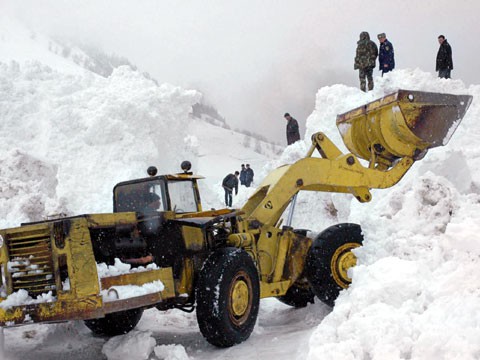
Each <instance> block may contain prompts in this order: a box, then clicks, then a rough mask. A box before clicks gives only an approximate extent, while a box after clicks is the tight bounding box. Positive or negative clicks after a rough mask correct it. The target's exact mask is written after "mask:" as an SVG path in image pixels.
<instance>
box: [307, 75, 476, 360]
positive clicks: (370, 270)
mask: <svg viewBox="0 0 480 360" xmlns="http://www.w3.org/2000/svg"><path fill="white" fill-rule="evenodd" d="M398 88H403V89H411V90H424V91H437V92H448V93H453V94H470V95H473V96H474V100H473V102H472V105H471V108H470V110H469V111H468V112H467V115H466V116H465V118H464V120H463V122H462V123H461V124H460V127H459V128H458V130H457V132H456V133H455V134H454V136H453V138H452V140H451V142H450V143H449V144H448V145H447V146H446V147H440V148H436V149H431V150H430V151H429V153H428V154H427V156H426V158H425V160H422V161H420V162H418V163H416V164H415V165H414V166H413V167H412V169H411V170H410V171H409V172H408V173H407V175H406V176H405V177H404V179H402V180H401V181H400V183H399V184H397V185H396V186H394V187H393V188H391V189H386V190H373V191H372V194H373V200H372V202H371V203H368V204H360V203H358V202H357V201H356V200H354V199H350V200H345V199H343V200H342V201H335V199H336V197H335V196H333V197H332V199H333V200H332V201H333V202H334V203H335V206H336V207H337V209H338V214H344V216H338V217H337V220H340V221H349V222H356V223H359V224H361V226H362V228H363V231H364V236H365V241H364V246H363V247H362V248H359V249H358V250H356V254H357V256H358V265H357V267H355V268H354V269H352V270H351V273H352V275H353V284H352V286H351V287H350V288H349V289H348V290H346V291H343V292H342V293H341V295H340V297H339V298H338V300H337V303H336V306H335V308H334V309H333V311H332V313H331V314H330V315H328V316H327V317H326V318H325V319H324V320H323V321H322V323H321V324H320V326H318V328H317V329H316V331H315V333H314V334H313V336H312V337H311V339H310V352H309V356H308V359H311V360H313V359H322V360H323V359H440V358H445V359H448V358H461V359H473V358H477V357H478V354H479V352H480V344H479V343H478V341H477V340H476V339H478V337H479V336H480V316H479V315H478V314H480V296H479V295H480V290H479V289H480V279H479V278H478V276H476V272H477V270H478V268H479V266H480V240H479V238H478V234H479V233H480V215H479V214H480V211H479V210H480V194H479V183H478V180H477V179H478V178H479V177H478V162H479V155H480V153H479V152H478V150H477V148H478V147H477V146H476V143H477V142H478V140H479V133H480V124H479V121H478V117H479V109H480V107H479V105H478V103H477V100H476V99H478V97H479V96H480V88H479V87H478V86H471V87H469V88H465V86H464V85H463V84H462V83H461V82H460V81H446V80H440V79H437V78H434V77H433V75H431V74H426V73H421V72H419V71H418V70H400V71H395V72H393V73H392V74H388V75H387V76H385V77H384V78H383V79H381V80H380V79H379V81H378V82H377V85H376V89H375V90H374V92H373V93H368V94H363V93H361V92H359V91H357V90H356V89H346V88H344V87H343V86H341V85H335V86H333V87H331V88H323V89H321V90H320V91H319V92H318V94H317V105H316V110H315V111H314V113H313V114H312V116H311V117H310V118H309V122H308V124H309V128H308V131H309V132H311V133H313V132H315V131H317V130H318V129H319V128H322V125H325V126H323V128H327V130H328V131H330V133H328V135H329V136H331V137H333V138H335V137H337V139H334V141H335V142H336V143H337V144H338V143H341V142H339V137H338V136H339V135H338V133H337V134H335V132H334V124H335V121H334V120H335V113H341V112H344V111H346V110H348V109H349V108H352V107H355V106H357V105H359V104H360V103H366V102H368V101H371V100H373V99H374V98H378V97H381V96H383V95H385V94H387V93H390V92H393V91H395V90H396V89H398ZM362 98H363V101H362ZM326 104H328V106H327V105H326ZM331 108H333V109H334V111H333V112H332V110H331ZM332 124H333V125H332ZM342 196H343V195H342ZM343 197H344V198H345V197H346V196H343ZM337 199H338V196H337Z"/></svg>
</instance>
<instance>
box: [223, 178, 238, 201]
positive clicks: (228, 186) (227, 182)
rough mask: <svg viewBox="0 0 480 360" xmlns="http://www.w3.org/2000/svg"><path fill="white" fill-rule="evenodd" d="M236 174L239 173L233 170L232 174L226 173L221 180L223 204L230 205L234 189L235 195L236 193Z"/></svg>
mask: <svg viewBox="0 0 480 360" xmlns="http://www.w3.org/2000/svg"><path fill="white" fill-rule="evenodd" d="M238 175H240V173H239V172H238V171H235V175H234V174H228V175H227V176H225V178H224V179H223V181H222V186H223V188H224V189H225V205H226V206H229V207H231V206H232V192H233V189H235V195H237V194H238Z"/></svg>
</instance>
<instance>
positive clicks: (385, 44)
mask: <svg viewBox="0 0 480 360" xmlns="http://www.w3.org/2000/svg"><path fill="white" fill-rule="evenodd" d="M377 37H378V41H380V51H379V52H378V63H379V65H380V68H379V70H380V71H381V72H382V76H383V74H385V73H387V72H389V71H392V70H393V69H395V57H394V53H393V45H392V43H391V42H390V41H388V40H387V36H386V35H385V33H381V34H378V35H377Z"/></svg>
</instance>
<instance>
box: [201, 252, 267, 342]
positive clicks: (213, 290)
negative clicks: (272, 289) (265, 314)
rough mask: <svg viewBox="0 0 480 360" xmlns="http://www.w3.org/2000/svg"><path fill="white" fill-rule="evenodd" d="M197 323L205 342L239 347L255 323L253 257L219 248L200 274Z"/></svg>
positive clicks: (256, 304) (257, 289) (256, 289)
mask: <svg viewBox="0 0 480 360" xmlns="http://www.w3.org/2000/svg"><path fill="white" fill-rule="evenodd" d="M196 299H197V321H198V325H199V327H200V331H201V332H202V334H203V336H204V337H205V338H206V339H207V341H208V342H209V343H210V344H212V345H215V346H218V347H230V346H233V345H235V344H239V343H241V342H243V341H245V340H246V339H248V337H249V336H250V334H251V333H252V331H253V328H254V326H255V322H256V321H257V315H258V308H259V303H260V283H259V279H258V272H257V268H256V267H255V264H254V263H253V260H252V258H251V257H250V255H248V254H247V253H246V252H245V251H244V250H241V249H237V248H223V249H219V250H217V251H216V252H214V253H213V254H212V255H210V256H209V257H208V258H207V260H206V261H205V263H204V265H203V267H202V270H201V271H200V274H199V278H198V282H197V289H196Z"/></svg>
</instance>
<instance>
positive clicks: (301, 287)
mask: <svg viewBox="0 0 480 360" xmlns="http://www.w3.org/2000/svg"><path fill="white" fill-rule="evenodd" d="M277 299H278V300H280V301H281V302H282V303H284V304H286V305H289V306H293V307H295V308H302V307H305V306H307V305H308V304H309V303H310V304H313V303H314V302H315V294H314V293H313V291H312V288H311V287H310V285H309V284H308V283H306V284H303V283H301V284H297V283H295V284H293V285H292V286H290V288H289V289H288V291H287V292H286V294H285V295H282V296H279V297H278V298H277Z"/></svg>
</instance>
